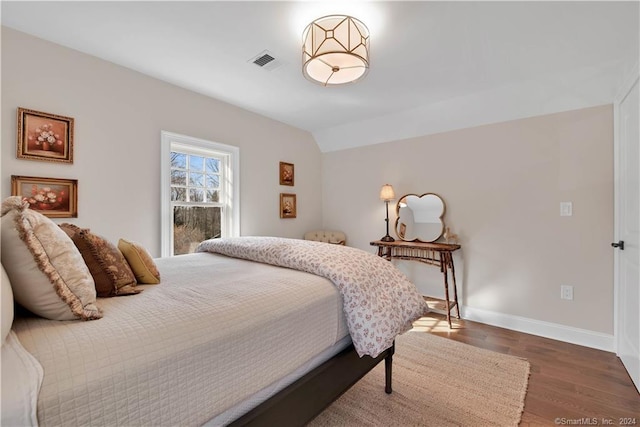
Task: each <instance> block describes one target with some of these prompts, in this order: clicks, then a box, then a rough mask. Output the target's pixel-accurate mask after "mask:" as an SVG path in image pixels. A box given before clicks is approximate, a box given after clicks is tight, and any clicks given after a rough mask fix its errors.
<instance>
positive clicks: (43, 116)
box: [16, 108, 73, 163]
mask: <svg viewBox="0 0 640 427" xmlns="http://www.w3.org/2000/svg"><path fill="white" fill-rule="evenodd" d="M16 129H17V131H18V144H17V156H18V158H19V159H30V160H43V161H48V162H63V163H73V118H72V117H65V116H59V115H57V114H49V113H43V112H41V111H35V110H28V109H26V108H18V123H17V127H16Z"/></svg>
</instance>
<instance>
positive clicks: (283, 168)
mask: <svg viewBox="0 0 640 427" xmlns="http://www.w3.org/2000/svg"><path fill="white" fill-rule="evenodd" d="M294 178H295V173H294V169H293V163H285V162H280V185H290V186H293V183H294Z"/></svg>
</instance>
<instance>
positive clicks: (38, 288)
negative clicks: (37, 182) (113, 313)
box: [1, 196, 102, 320]
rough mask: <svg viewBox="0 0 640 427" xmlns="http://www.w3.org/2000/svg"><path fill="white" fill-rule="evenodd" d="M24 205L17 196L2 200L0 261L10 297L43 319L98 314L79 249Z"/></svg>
mask: <svg viewBox="0 0 640 427" xmlns="http://www.w3.org/2000/svg"><path fill="white" fill-rule="evenodd" d="M28 207H29V204H28V203H26V202H23V201H22V200H21V199H20V197H19V196H13V197H9V198H7V199H6V200H5V201H4V202H2V220H1V222H2V233H1V234H2V265H3V266H4V268H5V270H6V272H7V276H9V280H10V281H11V288H12V291H13V297H14V299H15V300H16V301H17V302H18V303H19V304H20V305H22V306H23V307H25V308H26V309H28V310H30V311H31V312H32V313H34V314H36V315H38V316H41V317H45V318H47V319H53V320H74V319H78V318H80V319H84V320H91V319H99V318H101V317H102V312H101V311H100V309H99V308H98V307H97V305H96V289H95V286H94V283H93V278H92V277H91V274H90V273H89V269H88V268H87V266H86V264H85V263H84V261H83V260H82V256H81V255H80V252H79V251H78V249H77V248H76V246H75V245H74V244H73V242H72V241H71V239H70V238H69V236H67V235H66V234H65V233H64V232H63V231H62V230H61V229H60V227H58V226H57V225H56V224H55V223H54V222H53V221H51V220H50V219H49V218H47V217H45V216H44V215H42V214H40V213H38V212H36V211H34V210H32V209H28Z"/></svg>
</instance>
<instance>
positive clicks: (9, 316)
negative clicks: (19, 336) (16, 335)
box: [0, 266, 13, 344]
mask: <svg viewBox="0 0 640 427" xmlns="http://www.w3.org/2000/svg"><path fill="white" fill-rule="evenodd" d="M0 280H1V281H2V283H0V286H1V287H2V292H1V293H0V303H1V304H2V305H1V306H0V310H2V313H0V314H1V315H2V320H1V322H2V344H4V341H5V339H6V338H7V335H9V331H10V330H11V325H13V292H11V283H9V277H7V272H6V271H4V266H2V276H1V277H0Z"/></svg>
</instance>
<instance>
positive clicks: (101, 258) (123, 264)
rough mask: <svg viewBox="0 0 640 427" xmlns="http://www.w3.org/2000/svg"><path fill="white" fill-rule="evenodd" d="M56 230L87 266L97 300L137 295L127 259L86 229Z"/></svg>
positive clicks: (104, 240) (67, 226) (109, 243)
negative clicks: (77, 252) (69, 243)
mask: <svg viewBox="0 0 640 427" xmlns="http://www.w3.org/2000/svg"><path fill="white" fill-rule="evenodd" d="M60 228H62V230H64V232H65V233H67V235H68V236H69V237H70V238H71V240H72V241H73V243H74V244H75V245H76V247H77V248H78V250H79V251H80V253H81V254H82V258H83V259H84V262H85V263H86V264H87V267H89V271H90V272H91V276H93V280H94V281H95V284H96V292H97V294H98V296H99V297H115V296H120V295H131V294H138V293H140V292H141V290H140V289H136V288H135V286H136V277H135V276H134V274H133V271H131V268H130V267H129V264H128V263H127V260H126V259H125V258H124V256H123V255H122V253H121V252H120V250H119V249H118V248H116V246H115V245H114V244H113V243H111V242H109V241H107V240H106V239H104V238H102V237H100V236H98V235H96V234H93V233H92V232H91V231H90V230H89V229H88V228H80V227H78V226H77V225H74V224H67V223H65V224H60Z"/></svg>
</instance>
